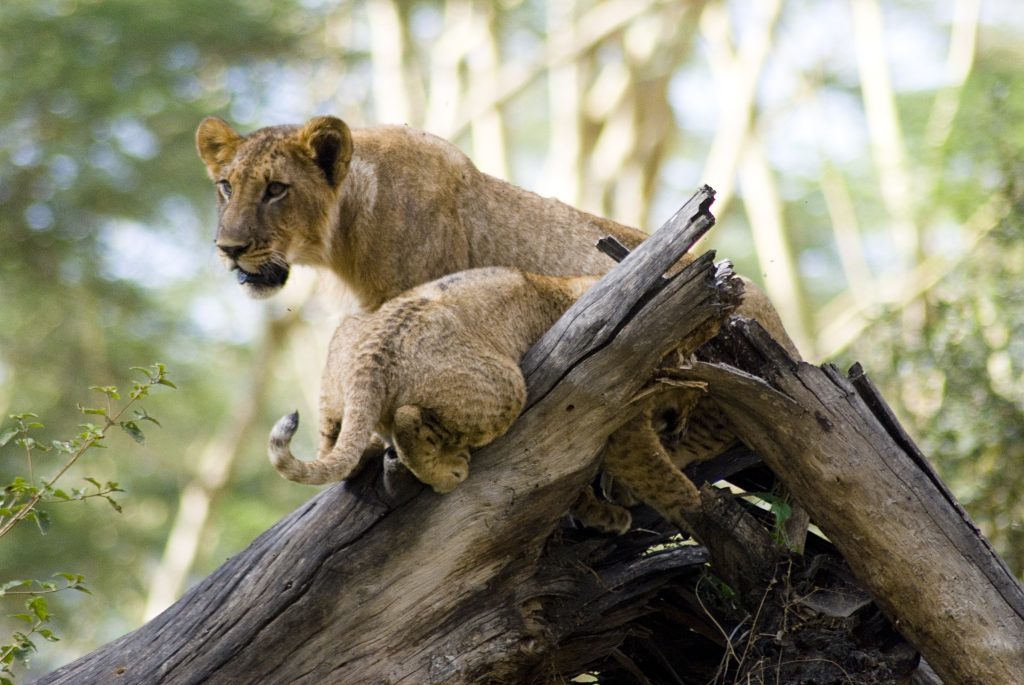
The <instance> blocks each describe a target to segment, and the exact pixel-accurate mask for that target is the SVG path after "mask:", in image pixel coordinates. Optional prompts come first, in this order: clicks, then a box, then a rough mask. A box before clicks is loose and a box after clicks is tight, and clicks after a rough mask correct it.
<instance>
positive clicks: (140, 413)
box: [134, 409, 163, 428]
mask: <svg viewBox="0 0 1024 685" xmlns="http://www.w3.org/2000/svg"><path fill="white" fill-rule="evenodd" d="M134 413H135V419H136V420H137V421H152V422H153V423H155V424H156V425H158V426H160V422H159V421H157V420H156V419H155V418H153V417H152V416H150V415H149V413H148V412H147V411H146V410H145V409H136V410H135V412H134ZM160 427H161V428H163V426H160Z"/></svg>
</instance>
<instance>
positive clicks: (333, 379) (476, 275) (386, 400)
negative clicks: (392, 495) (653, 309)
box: [268, 267, 699, 533]
mask: <svg viewBox="0 0 1024 685" xmlns="http://www.w3.org/2000/svg"><path fill="white" fill-rule="evenodd" d="M596 280H597V277H596V276H583V277H579V278H555V277H550V276H538V275H534V274H528V273H523V272H520V271H517V270H515V269H508V268H498V267H495V268H483V269H471V270H469V271H463V272H459V273H455V274H452V275H450V276H445V277H444V278H441V279H438V280H436V281H432V282H430V283H426V284H424V285H421V286H419V287H416V288H413V289H412V290H410V291H408V292H406V293H404V294H402V295H400V296H398V297H396V298H395V299H393V300H390V301H388V302H387V303H385V304H384V305H383V306H382V307H381V308H380V309H378V310H377V311H375V312H373V313H371V314H357V315H354V316H351V317H349V318H347V319H345V320H344V321H343V322H342V323H341V325H339V326H338V329H337V330H336V331H335V333H334V338H333V339H332V340H331V345H330V350H329V352H328V357H327V365H326V367H325V368H324V373H323V378H322V381H321V388H320V448H319V452H318V456H317V459H316V461H311V462H306V461H300V460H299V459H296V458H295V457H294V456H292V453H291V450H290V448H289V444H290V442H291V439H292V437H293V436H294V434H295V431H296V429H297V428H298V415H297V413H296V414H291V415H288V416H284V417H282V418H281V419H280V420H279V421H278V422H277V424H276V425H275V426H274V428H273V430H272V431H271V433H270V439H269V442H268V454H269V456H270V461H271V463H273V465H274V468H276V469H277V471H278V472H279V473H280V474H281V475H282V476H284V477H285V478H287V479H289V480H293V481H298V482H300V483H312V484H321V483H327V482H331V481H338V480H345V479H347V478H349V477H351V476H353V475H355V472H356V470H357V469H358V468H359V465H360V460H361V457H362V455H363V452H364V451H365V450H366V449H367V448H368V447H369V446H370V445H371V443H372V442H373V441H374V439H375V438H374V433H375V431H378V432H380V433H381V434H383V435H384V436H386V437H388V438H390V440H391V443H392V445H393V446H394V448H395V451H396V452H397V454H398V458H399V460H400V461H401V462H402V463H403V464H405V465H406V467H408V469H409V470H410V471H412V473H413V474H414V475H415V476H416V477H417V478H418V479H419V480H421V481H422V482H424V483H426V484H428V485H430V486H431V487H432V488H433V489H434V490H435V491H437V492H440V493H445V492H449V491H451V490H452V489H453V488H455V487H456V486H457V485H458V484H459V483H461V482H462V481H463V480H465V478H466V476H467V475H468V473H469V450H470V449H471V448H477V447H481V446H483V445H486V444H487V443H489V442H491V441H492V440H494V439H496V438H497V437H499V436H501V435H502V434H504V433H505V431H507V430H508V429H509V427H510V426H511V425H512V423H513V422H514V421H515V420H516V418H517V417H518V416H519V413H520V411H522V408H523V403H524V402H525V401H526V383H525V380H524V379H523V374H522V371H520V368H519V362H520V360H521V359H522V356H523V355H524V354H525V353H526V351H527V350H528V349H529V347H530V346H531V345H532V344H533V343H534V342H536V341H537V340H538V339H539V338H540V336H541V335H543V333H544V332H545V331H546V330H547V329H549V328H550V327H551V326H552V325H553V324H554V323H555V321H557V320H558V318H559V317H561V316H562V314H563V313H565V310H567V309H568V308H569V306H570V305H571V304H572V303H573V302H575V301H576V299H577V298H578V297H579V296H580V295H582V294H583V292H584V291H585V290H586V289H587V288H589V287H590V286H591V285H593V283H594V282H595V281H596ZM687 392H689V391H683V392H681V393H670V394H669V400H666V398H665V397H663V396H658V397H656V398H652V399H651V400H648V401H645V403H644V405H643V407H642V410H641V411H640V412H639V413H638V414H637V415H636V416H635V417H634V418H632V419H630V420H629V421H627V422H626V423H625V424H624V425H623V426H622V427H621V428H619V429H618V430H616V431H615V432H614V433H613V434H612V435H611V436H610V437H609V439H608V443H607V447H606V449H605V451H604V456H603V459H604V468H605V469H606V470H607V471H608V472H609V474H610V475H611V476H612V477H613V478H614V479H615V480H616V482H618V483H621V484H622V485H623V486H625V487H626V488H628V490H629V492H630V493H632V494H633V495H634V496H635V497H637V498H638V499H640V500H642V501H644V502H646V503H647V504H649V505H651V506H652V507H654V508H655V509H657V510H658V511H659V512H661V513H662V515H663V516H665V517H666V518H668V519H669V520H671V521H672V522H673V523H675V524H676V525H678V526H681V527H684V528H688V527H687V525H686V521H685V514H686V513H687V512H692V511H695V510H696V509H697V508H699V500H698V497H697V490H696V488H695V487H694V485H693V483H691V482H690V480H689V479H688V478H687V477H686V476H685V475H683V473H682V472H681V471H680V470H679V468H678V467H676V466H675V465H674V464H673V463H672V459H671V457H670V456H669V455H668V454H667V453H666V451H665V449H664V447H663V446H662V444H661V442H660V441H659V437H658V436H659V432H664V431H666V430H667V427H668V425H669V424H670V423H671V422H672V420H671V418H668V417H665V416H663V415H661V413H660V412H662V411H663V410H664V407H666V406H667V405H668V404H671V401H673V400H675V401H682V402H683V403H684V404H686V406H679V407H678V408H677V411H678V412H679V413H680V415H685V413H686V412H687V411H688V410H689V409H690V408H691V406H692V403H693V401H694V398H695V395H693V394H692V393H690V394H686V393H687ZM573 514H574V515H575V516H576V517H577V518H579V519H580V520H581V522H582V523H584V525H587V526H589V527H593V528H598V529H600V530H603V531H606V532H615V533H622V532H625V531H626V530H628V528H629V525H630V519H631V517H630V514H629V512H628V511H627V510H626V509H624V508H622V507H619V506H617V505H614V504H612V503H610V502H604V501H601V500H598V499H597V498H596V497H595V496H594V494H593V492H592V491H591V490H590V488H586V489H585V491H584V492H583V494H582V495H581V496H580V499H579V501H578V502H577V504H576V505H575V507H574V509H573Z"/></svg>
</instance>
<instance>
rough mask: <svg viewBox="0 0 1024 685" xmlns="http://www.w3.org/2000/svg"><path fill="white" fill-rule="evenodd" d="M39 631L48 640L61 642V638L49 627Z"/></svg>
mask: <svg viewBox="0 0 1024 685" xmlns="http://www.w3.org/2000/svg"><path fill="white" fill-rule="evenodd" d="M38 633H39V635H40V636H41V637H42V638H43V639H44V640H46V641H47V642H60V638H59V637H57V636H56V635H54V633H53V631H52V630H50V629H49V628H43V629H42V630H40V631H38Z"/></svg>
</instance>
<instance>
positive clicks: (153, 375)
mask: <svg viewBox="0 0 1024 685" xmlns="http://www.w3.org/2000/svg"><path fill="white" fill-rule="evenodd" d="M128 370H129V371H138V372H139V373H141V374H143V375H144V376H146V378H148V379H149V380H154V379H156V378H157V377H158V376H159V373H154V372H152V371H150V370H149V369H147V368H146V367H144V366H133V367H131V368H129V369H128Z"/></svg>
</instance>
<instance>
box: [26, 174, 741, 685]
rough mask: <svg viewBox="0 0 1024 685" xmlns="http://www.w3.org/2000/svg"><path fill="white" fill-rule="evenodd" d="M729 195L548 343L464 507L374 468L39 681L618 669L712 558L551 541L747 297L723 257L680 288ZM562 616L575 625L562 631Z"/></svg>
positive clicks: (634, 260)
mask: <svg viewBox="0 0 1024 685" xmlns="http://www.w3.org/2000/svg"><path fill="white" fill-rule="evenodd" d="M712 197H713V191H711V190H710V189H709V188H704V189H702V190H701V191H700V192H699V193H698V194H697V195H695V196H694V198H692V199H691V200H690V201H689V202H688V203H687V204H686V205H685V206H684V207H683V208H682V209H681V210H680V212H679V213H677V215H676V216H675V217H673V218H672V219H670V220H669V222H668V223H667V224H666V226H664V227H663V228H662V229H661V230H659V231H658V232H657V233H656V234H654V235H653V236H652V237H651V238H650V239H649V240H648V241H646V242H645V243H644V244H643V245H642V246H641V247H639V248H638V249H637V250H636V251H635V252H634V253H633V255H631V257H630V258H629V259H626V260H625V261H623V262H622V263H621V264H620V265H619V266H618V267H616V268H615V269H614V270H613V271H612V272H610V273H609V274H608V275H607V276H606V277H605V278H604V279H602V280H601V281H600V282H599V283H598V284H597V285H596V286H595V287H594V288H593V289H592V290H591V291H590V292H588V293H587V294H586V295H585V296H584V297H583V298H581V300H580V301H579V302H578V303H577V304H576V305H574V306H573V308H572V309H570V311H569V312H568V313H567V314H566V316H565V318H564V319H563V320H562V321H561V322H559V324H558V325H557V326H556V327H555V328H554V329H552V331H551V332H550V333H549V334H548V335H547V336H545V338H544V339H543V340H542V341H541V342H540V343H538V345H537V347H536V348H535V351H534V352H532V353H531V355H530V356H529V357H528V359H527V363H526V364H525V365H524V366H525V368H527V371H528V374H529V375H528V379H529V387H530V402H531V404H530V406H529V408H528V409H527V410H526V412H525V413H524V414H523V416H521V417H520V419H519V420H518V421H517V423H516V424H515V426H513V428H512V430H511V431H510V432H509V433H508V434H506V435H505V436H503V437H502V438H501V439H499V440H498V441H496V442H495V443H493V444H491V445H489V446H488V447H487V448H485V449H483V450H481V451H480V452H478V453H477V454H475V455H474V459H473V467H472V473H471V475H470V477H469V478H468V479H467V481H466V482H465V483H463V484H462V485H461V486H460V487H459V488H458V489H456V490H455V491H454V492H453V493H451V494H449V495H444V496H439V495H436V494H434V493H433V492H430V491H427V490H425V489H423V488H422V487H420V486H419V485H418V484H416V483H412V482H410V481H409V479H408V477H406V476H403V475H402V472H400V471H399V470H398V469H397V468H395V467H394V464H393V462H388V463H387V464H386V465H385V468H384V469H383V472H381V470H380V468H379V467H377V468H373V467H371V468H368V469H367V470H366V471H365V472H364V473H363V474H361V475H360V477H358V478H357V479H355V480H354V481H352V482H349V483H345V484H341V485H338V486H335V487H332V488H330V489H327V490H325V491H323V492H321V493H320V494H318V495H317V496H315V497H314V498H313V499H311V500H310V501H309V502H308V503H307V504H306V505H304V506H303V507H301V508H300V509H298V510H297V511H295V512H294V513H292V514H291V515H289V516H288V517H286V518H285V519H283V520H282V521H281V522H279V523H278V524H277V525H276V526H274V527H273V528H272V529H271V530H269V531H267V532H266V533H265V534H263V535H262V536H260V537H259V538H258V539H257V540H256V541H254V542H253V544H252V545H251V546H250V547H249V548H248V549H246V550H245V551H243V552H242V553H240V554H239V555H237V556H236V557H234V558H232V559H230V560H229V561H228V562H227V563H225V564H224V565H223V566H221V567H220V568H219V569H218V570H217V571H215V572H214V573H213V574H212V575H211V576H209V577H208V578H206V579H205V580H204V581H202V582H201V583H199V584H198V585H197V586H196V587H194V588H193V589H192V590H190V591H189V592H188V593H187V594H186V595H185V596H184V597H183V598H182V599H181V600H179V601H178V602H177V603H176V604H175V605H173V606H172V607H171V608H170V609H168V610H167V611H165V612H164V613H163V614H161V615H160V616H158V617H157V618H155V619H153V620H152V621H150V622H149V623H147V624H146V625H144V626H143V627H141V628H139V629H138V630H136V631H135V632H133V633H130V634H128V635H126V636H124V637H122V638H120V639H118V640H116V641H114V642H112V643H110V644H108V645H106V646H104V647H102V648H100V649H98V650H97V651H95V652H93V653H91V654H89V655H86V656H85V657H83V658H81V659H79V660H78V661H76V662H74V663H72V664H70V665H68V666H66V667H64V668H61V669H59V670H57V671H55V672H53V673H51V674H49V675H47V676H44V677H43V678H41V679H40V680H38V681H37V682H38V683H45V684H49V683H73V684H74V685H83V684H88V683H104V684H106V683H131V684H136V683H137V684H140V685H141V684H145V685H157V684H166V683H210V684H215V683H314V682H315V683H400V682H401V683H417V684H432V683H467V684H469V683H472V684H477V683H522V682H544V681H545V679H546V678H548V677H549V676H553V675H556V674H557V672H558V670H559V668H558V665H557V664H558V663H559V660H560V659H561V662H563V663H568V664H574V663H577V662H579V659H580V656H579V649H578V647H579V645H581V644H585V645H586V649H588V650H591V652H590V653H588V656H587V659H590V660H592V659H593V658H594V657H595V656H601V655H602V654H608V653H612V652H613V651H614V649H615V647H616V645H617V644H618V643H619V642H621V640H622V639H623V635H622V632H623V630H624V628H623V626H625V625H626V624H628V622H629V620H630V618H632V617H634V616H635V615H637V614H638V613H642V612H643V611H644V608H643V606H644V604H643V600H644V599H645V598H646V597H649V596H650V595H651V593H653V592H654V591H656V590H657V588H658V587H660V586H662V585H664V584H665V583H667V582H669V581H670V580H671V579H672V578H675V577H678V576H679V574H680V573H686V572H687V569H689V568H692V567H694V565H699V564H702V563H703V561H704V560H705V559H706V556H705V553H704V552H703V550H701V549H699V548H682V549H667V550H665V551H663V552H661V553H659V554H653V555H646V556H645V557H644V560H643V563H640V564H637V563H634V562H635V560H631V561H630V563H628V564H626V563H624V559H619V560H618V561H616V558H615V557H614V555H612V556H611V557H609V555H608V553H607V552H604V553H602V552H600V549H599V548H600V547H601V546H602V545H604V547H605V548H608V547H609V543H608V542H607V541H600V540H598V541H597V542H595V541H594V540H592V539H591V540H590V541H589V542H588V541H584V542H582V543H579V544H582V545H584V547H582V548H577V549H576V550H575V551H565V548H564V546H562V543H561V542H559V540H558V539H557V537H558V536H556V539H554V540H551V534H552V531H553V530H554V529H555V527H556V525H557V523H558V521H559V520H561V519H563V518H564V516H565V514H566V512H567V509H568V507H569V505H570V504H571V503H572V502H573V501H574V499H575V497H576V494H577V493H578V492H579V491H580V489H581V488H582V487H583V486H584V484H586V483H587V482H588V481H589V480H590V479H592V477H593V475H594V472H595V470H596V468H597V455H598V452H599V451H600V449H601V447H602V446H603V443H604V441H605V439H606V437H607V435H608V434H609V433H610V432H611V431H612V430H613V429H614V428H616V427H617V426H618V425H620V424H621V423H622V422H624V421H625V420H627V419H628V418H630V416H631V408H630V400H631V399H632V398H633V397H634V396H635V394H636V393H637V392H638V391H639V390H641V386H643V385H644V383H645V382H646V381H647V380H648V379H649V378H650V377H651V375H652V371H653V369H654V368H655V366H656V364H657V363H658V361H659V360H660V358H661V357H662V355H663V354H664V353H665V352H667V351H668V350H669V349H671V348H673V347H675V346H676V344H677V342H678V341H679V340H692V341H693V344H694V345H696V344H699V342H702V341H703V340H705V339H707V338H708V337H710V336H711V335H713V333H714V331H715V330H717V327H718V326H719V325H720V323H721V321H722V320H723V318H724V317H725V315H726V314H727V313H728V312H729V311H730V310H731V309H732V308H733V307H734V306H735V304H736V302H737V300H738V297H739V294H740V291H741V285H740V283H739V281H738V280H737V279H735V278H733V275H732V273H731V271H730V269H729V268H728V266H723V267H716V266H715V265H714V264H713V263H712V260H711V256H710V255H705V256H703V257H701V258H699V259H697V260H696V261H695V262H694V263H692V264H691V265H690V266H688V267H687V268H686V269H684V270H682V271H681V272H680V273H679V274H678V275H677V276H675V277H674V278H672V279H670V280H666V279H662V274H663V273H664V271H665V270H666V269H667V268H668V267H669V266H670V265H671V264H672V263H674V262H675V261H676V260H677V259H678V258H679V256H680V255H682V254H683V252H685V251H686V250H687V249H689V247H690V246H691V245H692V244H693V242H695V241H696V239H697V238H698V237H699V236H700V235H701V234H702V233H703V232H704V231H706V230H707V229H708V228H709V227H710V226H711V225H712V223H713V218H712V217H711V215H710V213H709V212H708V206H709V205H710V203H711V201H712ZM549 540H550V541H549ZM648 546H649V545H648V544H647V543H646V542H645V543H644V545H643V549H644V550H646V548H647V547H648ZM560 550H562V551H561V552H560ZM584 552H586V553H588V554H589V557H588V556H587V554H584ZM602 554H603V555H604V556H602ZM637 554H639V552H638V553H637ZM581 558H587V559H588V563H590V564H591V567H590V568H588V567H586V566H584V565H583V564H580V563H579V559H581ZM594 569H597V570H594ZM572 598H575V599H576V604H573V602H572V601H571V600H572ZM631 600H632V602H631ZM571 606H576V607H577V609H576V610H571V609H569V608H568V607H571ZM559 607H561V609H560V608H559ZM560 611H561V612H562V614H563V616H564V614H565V613H566V612H569V613H570V614H571V615H572V619H571V620H568V619H566V620H564V621H561V622H557V623H556V624H553V623H552V621H553V620H554V618H553V617H557V616H558V615H559V612H560ZM616 631H618V632H616ZM595 635H596V636H601V639H594V636H595ZM574 645H575V646H574ZM593 650H604V651H603V652H600V651H597V652H594V651H593ZM584 663H585V662H584Z"/></svg>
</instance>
